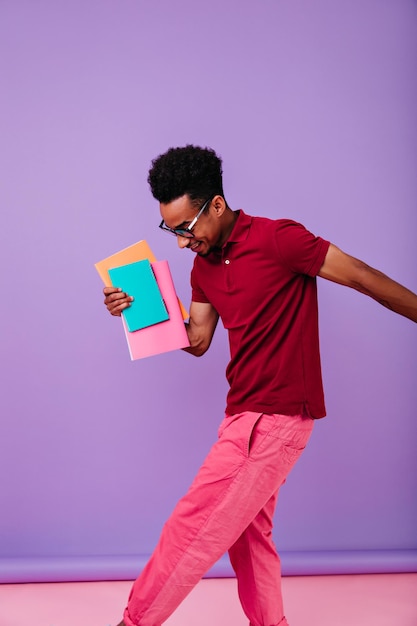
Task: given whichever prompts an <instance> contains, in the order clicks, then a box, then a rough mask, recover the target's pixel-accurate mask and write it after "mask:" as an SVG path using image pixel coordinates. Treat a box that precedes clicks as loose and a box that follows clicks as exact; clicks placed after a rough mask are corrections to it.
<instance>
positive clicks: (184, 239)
mask: <svg viewBox="0 0 417 626" xmlns="http://www.w3.org/2000/svg"><path fill="white" fill-rule="evenodd" d="M177 243H178V246H179V247H180V248H181V249H182V248H186V247H187V246H188V244H189V243H190V238H189V237H181V235H177Z"/></svg>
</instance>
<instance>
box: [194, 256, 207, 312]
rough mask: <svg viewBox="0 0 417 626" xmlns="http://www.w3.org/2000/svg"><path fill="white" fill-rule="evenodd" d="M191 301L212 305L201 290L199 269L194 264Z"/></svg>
mask: <svg viewBox="0 0 417 626" xmlns="http://www.w3.org/2000/svg"><path fill="white" fill-rule="evenodd" d="M191 290H192V294H191V300H192V302H204V303H206V302H207V303H210V301H209V299H208V298H207V296H206V294H205V293H204V291H203V290H202V289H201V287H200V285H199V283H198V268H196V264H195V262H194V266H193V269H192V270H191Z"/></svg>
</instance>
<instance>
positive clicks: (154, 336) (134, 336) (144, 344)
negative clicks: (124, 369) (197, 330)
mask: <svg viewBox="0 0 417 626" xmlns="http://www.w3.org/2000/svg"><path fill="white" fill-rule="evenodd" d="M151 265H152V269H153V271H154V273H155V278H156V280H157V282H158V285H159V289H160V290H161V293H162V297H163V299H164V302H165V305H166V307H167V310H168V314H169V319H168V320H166V321H165V322H160V323H159V324H155V325H154V326H149V327H148V328H142V329H140V330H136V331H134V332H129V331H128V329H127V326H126V322H125V320H124V319H123V327H124V331H125V335H126V340H127V344H128V346H129V352H130V358H131V359H132V361H134V360H136V359H143V358H145V357H147V356H152V355H154V354H161V353H162V352H170V351H171V350H179V349H181V348H187V347H188V346H189V345H190V342H189V341H188V335H187V331H186V330H185V325H184V318H183V315H182V312H181V308H180V305H179V302H178V298H177V294H176V292H175V287H174V283H173V280H172V276H171V271H170V269H169V265H168V261H155V262H154V263H152V264H151Z"/></svg>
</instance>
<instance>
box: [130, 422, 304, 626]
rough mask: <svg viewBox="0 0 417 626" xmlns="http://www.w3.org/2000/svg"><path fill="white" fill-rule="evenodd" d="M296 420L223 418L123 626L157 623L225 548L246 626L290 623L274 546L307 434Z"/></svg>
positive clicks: (137, 584) (285, 625) (133, 595)
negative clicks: (282, 496) (284, 496)
mask: <svg viewBox="0 0 417 626" xmlns="http://www.w3.org/2000/svg"><path fill="white" fill-rule="evenodd" d="M312 428H313V420H312V419H310V418H309V417H306V416H302V415H295V416H288V415H275V414H274V415H267V414H266V413H253V412H245V413H239V414H237V415H232V416H226V417H225V419H224V420H223V422H222V424H221V425H220V428H219V439H218V441H217V442H216V443H215V444H214V446H213V447H212V449H211V450H210V452H209V454H208V456H207V458H206V459H205V461H204V463H203V465H202V466H201V468H200V470H199V471H198V473H197V476H196V478H195V479H194V482H193V483H192V485H191V487H190V489H189V491H188V493H187V494H186V495H185V496H184V497H183V498H182V499H181V500H180V501H179V502H178V504H177V506H176V507H175V509H174V511H173V513H172V515H171V517H170V518H169V519H168V521H167V522H166V524H165V526H164V528H163V530H162V533H161V537H160V539H159V542H158V544H157V546H156V548H155V551H154V553H153V555H152V556H151V558H150V560H149V561H148V563H147V565H146V566H145V568H144V570H143V571H142V573H141V575H140V576H139V578H138V579H137V580H136V581H135V583H134V585H133V587H132V591H131V593H130V596H129V601H128V606H127V608H126V610H125V613H124V618H123V619H124V622H125V624H126V626H160V625H161V624H162V623H163V622H164V621H165V620H166V619H168V617H169V616H170V615H171V614H172V613H173V612H174V610H175V609H176V608H177V606H178V605H179V604H180V603H181V601H182V600H183V599H184V598H185V597H186V596H187V594H188V593H189V592H190V591H191V590H192V589H193V587H194V586H195V585H196V584H197V583H198V581H199V580H200V579H201V578H202V576H203V575H204V574H205V573H206V572H207V570H209V569H210V567H212V565H214V563H215V562H216V561H217V560H218V559H219V558H220V557H221V556H222V555H223V554H224V553H225V552H226V551H227V550H228V551H229V556H230V560H231V563H232V566H233V569H234V570H235V572H236V577H237V581H238V592H239V598H240V601H241V604H242V607H243V610H244V612H245V614H246V615H247V617H248V619H249V620H250V625H251V626H278V624H279V625H280V626H288V623H287V620H286V619H285V616H284V611H283V603H282V596H281V567H280V560H279V557H278V554H277V552H276V549H275V546H274V543H273V541H272V518H273V514H274V510H275V505H276V501H277V495H278V489H279V487H280V486H281V485H282V484H283V483H284V482H285V478H286V476H287V475H288V472H289V471H290V470H291V468H292V467H293V465H294V464H295V462H296V461H297V459H298V457H299V456H300V454H301V452H302V450H303V449H304V447H305V446H306V443H307V441H308V439H309V436H310V434H311V430H312Z"/></svg>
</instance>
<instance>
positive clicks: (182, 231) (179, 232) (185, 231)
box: [159, 200, 211, 239]
mask: <svg viewBox="0 0 417 626" xmlns="http://www.w3.org/2000/svg"><path fill="white" fill-rule="evenodd" d="M210 202H211V200H207V201H206V202H205V203H204V204H203V206H202V207H201V209H200V210H199V212H198V213H197V215H196V216H195V218H194V219H193V220H192V221H191V222H190V223H189V225H188V226H187V228H170V227H169V226H167V225H166V224H165V222H164V220H162V222H161V223H160V224H159V228H162V230H165V231H166V232H168V233H171V235H175V237H188V239H192V238H193V237H194V235H193V232H192V231H193V228H194V226H195V225H196V223H197V220H198V218H199V217H200V215H201V214H202V213H203V211H204V209H205V208H207V206H208V205H209V204H210Z"/></svg>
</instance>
